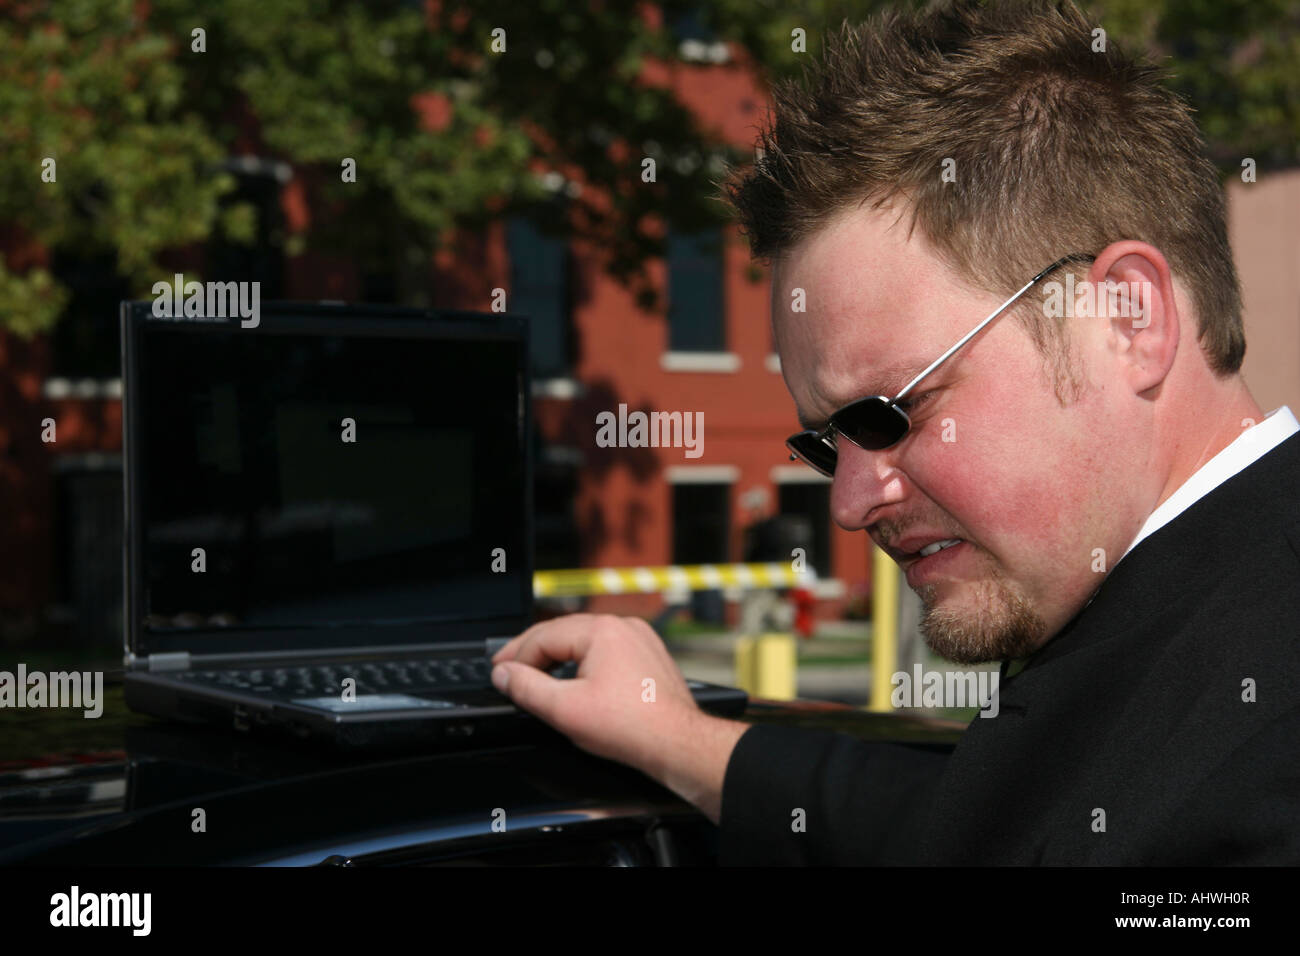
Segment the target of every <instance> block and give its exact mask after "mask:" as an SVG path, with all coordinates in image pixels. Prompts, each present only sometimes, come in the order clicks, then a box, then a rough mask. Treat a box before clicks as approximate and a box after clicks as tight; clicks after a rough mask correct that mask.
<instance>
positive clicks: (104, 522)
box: [53, 456, 122, 652]
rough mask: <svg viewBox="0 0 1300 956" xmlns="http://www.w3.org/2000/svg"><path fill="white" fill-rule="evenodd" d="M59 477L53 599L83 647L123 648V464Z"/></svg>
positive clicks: (68, 470) (74, 469) (111, 460)
mask: <svg viewBox="0 0 1300 956" xmlns="http://www.w3.org/2000/svg"><path fill="white" fill-rule="evenodd" d="M66 465H67V467H64V466H63V464H60V466H58V468H59V471H58V474H57V476H56V479H55V509H56V510H55V514H54V528H55V532H54V547H55V553H54V561H55V566H54V569H53V571H54V574H53V597H54V603H55V605H56V606H58V607H59V608H60V609H62V610H63V611H64V612H65V613H64V615H63V616H65V617H70V618H71V620H72V635H71V636H72V637H73V638H74V639H75V641H76V645H77V646H78V647H82V648H94V649H96V650H100V651H105V650H109V649H112V648H114V647H116V648H117V650H118V651H119V652H120V651H121V649H122V464H121V459H120V458H119V457H117V456H105V460H104V462H103V463H102V464H97V465H94V466H91V467H88V468H82V467H78V466H77V465H76V464H75V462H73V461H71V460H69V461H67V462H66Z"/></svg>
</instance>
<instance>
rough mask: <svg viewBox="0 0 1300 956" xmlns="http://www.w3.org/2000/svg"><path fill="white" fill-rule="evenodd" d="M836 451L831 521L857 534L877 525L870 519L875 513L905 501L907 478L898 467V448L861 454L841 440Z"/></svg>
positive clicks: (849, 443) (848, 443)
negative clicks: (884, 507)
mask: <svg viewBox="0 0 1300 956" xmlns="http://www.w3.org/2000/svg"><path fill="white" fill-rule="evenodd" d="M837 448H838V455H837V460H836V463H835V477H834V479H833V480H832V483H831V520H833V521H834V522H835V523H836V524H837V525H839V526H840V527H841V528H843V529H844V530H845V531H860V530H862V529H863V528H866V527H867V526H868V525H869V524H872V523H874V522H875V521H876V518H875V517H872V513H873V512H874V511H875V510H876V509H878V508H880V507H882V506H884V505H891V504H897V503H898V502H900V501H902V500H904V499H905V498H906V497H907V476H906V475H905V474H904V473H903V470H902V468H901V467H899V463H898V449H899V446H898V445H895V446H894V447H893V448H886V449H884V450H883V451H864V450H863V449H861V448H859V447H858V446H857V445H855V444H853V443H852V442H850V441H847V440H846V439H844V438H841V439H839V441H838V442H837ZM868 519H870V520H868Z"/></svg>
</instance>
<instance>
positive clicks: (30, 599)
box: [0, 41, 869, 643]
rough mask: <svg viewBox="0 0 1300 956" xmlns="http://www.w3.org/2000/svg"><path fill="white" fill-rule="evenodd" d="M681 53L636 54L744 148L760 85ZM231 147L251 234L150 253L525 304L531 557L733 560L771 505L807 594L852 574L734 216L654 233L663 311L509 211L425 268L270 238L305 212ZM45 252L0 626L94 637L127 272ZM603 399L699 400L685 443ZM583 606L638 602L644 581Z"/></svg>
mask: <svg viewBox="0 0 1300 956" xmlns="http://www.w3.org/2000/svg"><path fill="white" fill-rule="evenodd" d="M682 51H683V54H684V55H685V56H686V57H687V58H688V59H693V60H695V61H696V62H694V63H690V62H688V63H682V64H676V63H675V64H655V65H652V66H650V67H648V68H647V70H646V74H645V80H646V82H650V83H656V84H663V85H666V86H670V87H671V88H672V89H673V90H675V91H676V93H677V95H678V96H679V98H680V99H681V100H682V101H683V102H684V103H686V104H687V105H688V106H690V107H691V108H692V109H693V110H694V111H695V112H696V113H697V115H698V116H699V118H700V120H701V122H702V124H703V125H704V127H705V128H706V129H708V130H710V131H713V132H715V133H716V134H717V135H719V136H720V137H722V138H724V139H725V140H726V141H728V142H730V143H735V144H739V145H741V146H742V147H744V148H749V147H750V146H752V143H753V140H754V134H755V129H756V127H757V125H758V123H759V122H760V119H761V112H762V109H763V105H764V97H763V93H762V91H761V90H759V89H758V88H756V87H755V86H754V84H753V82H752V80H751V78H750V72H749V71H748V70H746V69H744V68H742V67H741V66H740V65H738V64H737V63H736V62H734V61H733V60H732V58H731V56H730V54H729V51H727V49H726V48H725V47H722V46H721V45H717V44H708V43H703V42H699V41H686V42H685V43H684V44H683V48H682ZM435 119H436V118H435ZM431 121H433V120H431ZM241 148H242V149H243V150H244V153H243V154H242V155H239V156H237V157H234V158H232V159H231V160H230V161H229V162H228V163H227V164H226V166H227V169H228V171H230V172H232V173H234V174H235V175H236V177H237V179H238V181H239V183H240V190H239V198H241V199H244V200H247V201H252V202H254V203H255V204H257V205H258V207H259V210H260V212H261V216H260V219H259V222H260V225H261V229H262V231H263V233H264V235H263V236H262V237H260V238H261V241H260V243H259V246H258V248H257V249H256V251H255V252H254V253H252V254H250V253H248V252H246V251H242V250H239V249H231V248H220V247H216V246H213V245H209V246H208V247H206V248H204V249H189V250H183V251H182V252H180V253H178V255H177V256H176V257H175V259H174V261H172V262H169V263H168V265H169V266H174V267H175V268H176V269H178V270H183V269H185V268H186V267H190V268H197V267H202V269H203V271H204V272H207V273H211V274H213V275H217V274H224V272H225V271H227V270H232V271H237V272H241V273H243V274H242V275H241V277H242V278H250V279H259V280H261V281H262V297H263V300H270V299H275V298H279V299H297V300H315V299H338V300H344V301H359V302H394V301H399V300H400V301H418V302H419V303H420V304H426V305H431V306H435V307H439V306H442V307H464V308H473V309H488V308H490V307H491V302H492V291H493V290H494V289H497V288H503V289H505V290H506V291H507V308H508V310H509V311H511V312H520V313H524V314H527V315H529V316H530V317H531V318H532V321H533V338H534V358H533V365H534V373H535V376H536V380H535V384H534V396H535V399H536V420H537V426H538V428H537V431H538V437H539V447H538V455H537V462H538V477H537V504H538V508H537V552H538V553H537V558H538V566H539V567H542V568H547V567H572V566H585V567H609V566H634V565H661V564H670V563H702V562H729V561H738V560H742V559H744V558H745V556H746V552H745V543H744V542H745V529H746V527H747V526H748V525H749V524H751V523H752V522H753V521H754V520H755V518H756V517H758V516H766V515H771V514H775V513H778V512H784V513H787V514H794V515H801V516H803V518H804V519H805V522H806V523H805V524H804V526H803V529H804V531H805V532H807V533H808V534H810V535H811V538H810V539H809V544H810V547H809V549H808V550H809V560H810V563H811V564H812V565H813V566H815V567H816V568H817V569H818V570H819V571H820V572H821V573H822V574H823V575H824V576H825V577H826V578H827V579H828V580H827V581H825V582H824V583H823V584H821V585H820V586H819V593H820V595H821V596H822V597H824V598H828V599H830V600H831V602H832V604H833V605H834V607H829V606H828V607H826V608H825V610H826V611H827V612H832V611H834V610H836V609H837V608H838V607H840V606H842V604H843V603H844V602H843V601H842V600H840V598H842V597H844V596H845V595H853V594H855V593H865V589H866V588H867V586H868V581H869V573H868V567H869V563H868V562H869V558H868V547H867V546H868V541H867V539H866V538H865V537H864V536H862V535H848V534H845V533H843V532H840V531H838V529H834V528H833V527H832V525H831V523H830V522H829V519H828V515H827V494H828V488H829V484H828V483H827V482H825V481H824V480H823V479H821V478H820V477H819V476H817V475H816V474H814V473H813V472H812V471H811V470H810V469H808V468H806V467H805V466H803V465H801V464H798V463H791V462H790V461H789V460H788V458H787V456H786V455H785V454H784V449H783V441H784V439H785V437H786V436H787V435H788V434H789V433H790V432H792V431H795V430H796V429H797V423H796V421H795V416H794V409H793V406H792V404H791V401H790V399H789V396H788V394H787V393H786V391H785V388H784V385H783V383H782V380H781V375H780V371H779V365H778V363H777V360H776V357H775V355H774V354H773V353H772V343H771V334H770V331H769V322H768V301H767V300H768V285H767V282H766V278H765V276H763V275H762V274H760V273H759V272H757V271H756V270H754V269H752V268H751V266H750V262H749V257H748V252H747V248H746V245H745V243H744V240H743V238H741V237H740V236H738V235H737V233H736V230H735V229H734V228H726V229H722V230H718V231H717V232H716V233H712V234H708V233H706V234H700V235H695V236H683V235H675V234H669V235H668V236H667V237H666V238H667V242H668V248H669V254H668V256H667V257H666V258H665V259H664V260H662V261H659V262H656V263H653V264H652V266H651V270H652V276H653V277H654V279H655V281H656V282H657V283H658V285H659V288H660V290H661V291H662V293H663V294H664V299H665V301H666V302H667V303H668V308H667V314H665V313H664V311H663V310H660V311H659V312H656V313H651V312H646V311H644V310H642V309H640V308H639V307H638V306H637V304H636V303H635V301H634V299H633V296H632V294H631V293H630V292H629V291H628V290H627V289H626V288H624V287H623V286H622V285H620V284H619V283H618V282H617V281H616V280H614V279H612V278H610V277H609V276H607V275H606V274H605V272H604V269H603V263H602V258H601V256H602V252H601V250H600V249H599V248H592V247H590V246H589V245H584V244H583V243H579V242H564V241H561V240H558V239H554V238H551V237H548V236H546V235H543V234H542V233H540V232H539V231H538V230H537V229H536V228H534V227H533V226H532V225H530V224H529V223H528V222H527V221H526V220H523V219H503V220H502V221H500V222H498V223H497V224H495V225H494V226H493V228H491V229H490V230H488V231H487V232H486V233H484V234H482V235H473V236H462V237H460V241H459V242H458V244H457V247H456V250H455V252H453V253H448V254H444V255H440V256H438V257H437V258H436V260H435V261H434V262H432V263H430V264H429V268H428V270H427V275H425V276H419V275H417V276H415V277H414V279H412V276H411V275H410V273H409V270H408V271H407V272H406V273H405V274H404V275H401V276H373V275H362V274H360V273H359V272H358V270H357V268H356V266H355V265H354V264H353V263H352V262H351V261H348V260H341V259H331V258H329V257H325V256H318V255H301V256H288V255H286V254H285V252H284V249H283V245H282V243H279V242H276V241H273V240H272V239H271V236H272V235H275V234H277V233H278V234H279V235H281V236H283V235H290V236H291V235H293V234H294V233H297V232H304V231H306V230H308V229H310V228H311V223H312V210H311V209H310V208H309V205H308V202H307V200H306V199H305V191H304V189H303V186H302V182H301V180H300V179H299V178H296V177H295V175H294V172H293V171H292V170H291V169H289V168H288V167H287V166H286V165H285V164H283V163H279V162H274V161H269V160H264V159H261V158H259V157H258V156H257V155H256V153H257V147H256V143H255V141H251V140H250V141H249V142H247V143H246V144H244V145H243V146H242V147H241ZM659 161H661V162H672V161H673V159H672V157H661V159H660V160H659ZM539 174H542V175H544V176H545V181H546V182H547V183H548V184H549V185H550V186H551V187H552V189H553V190H554V192H555V194H556V197H557V202H559V203H561V204H562V201H563V197H564V196H565V195H573V194H574V192H575V191H576V190H579V189H583V188H587V187H584V186H583V184H582V181H581V179H582V177H581V172H580V171H578V170H571V171H567V175H562V174H560V173H559V172H557V171H545V172H543V171H541V170H539ZM559 208H562V205H560V206H559ZM0 243H3V249H4V252H5V255H6V261H7V262H9V263H10V268H21V265H22V262H23V261H43V262H48V261H49V258H50V257H49V255H48V253H46V252H45V251H43V250H41V249H39V248H35V247H33V246H32V245H31V244H29V243H26V242H25V241H24V239H23V237H21V236H16V235H13V234H7V235H0ZM241 257H245V258H242V259H241ZM50 265H51V267H52V268H54V269H55V271H56V273H57V274H59V275H60V276H61V277H62V278H63V279H64V281H65V282H68V283H69V285H70V286H71V287H72V288H73V289H74V298H73V300H72V302H71V303H70V305H69V307H68V310H67V312H66V314H65V317H64V319H63V321H62V322H61V323H60V325H59V326H58V328H57V329H56V330H55V332H54V333H53V334H52V336H50V337H42V338H38V339H36V340H34V341H32V342H23V341H22V340H19V339H17V338H15V337H13V336H11V335H7V334H3V333H0V555H3V559H2V561H3V566H4V571H3V574H0V642H3V643H24V642H25V641H27V640H32V639H36V638H37V637H38V635H45V634H49V633H51V630H53V631H59V630H60V629H62V630H69V629H70V630H73V631H75V632H79V633H80V635H81V636H82V637H84V638H88V639H94V640H96V641H97V642H100V643H103V642H104V638H103V637H96V635H103V634H106V633H107V632H108V631H112V632H113V634H114V637H113V638H112V639H113V640H116V639H118V638H117V635H118V634H120V631H119V630H118V627H119V626H120V624H119V621H118V619H117V615H118V614H120V593H121V476H120V468H121V457H120V449H121V400H120V395H121V384H120V379H119V377H118V354H117V353H118V340H117V309H116V305H117V302H118V301H119V300H120V299H123V298H129V297H130V290H129V289H127V288H125V287H123V286H122V284H121V283H120V281H119V280H118V279H117V278H116V277H115V274H114V271H113V269H112V264H111V262H106V261H102V260H93V259H87V260H80V259H74V258H69V259H67V261H63V262H54V263H50ZM412 282H414V284H415V286H416V288H417V294H416V295H414V296H412V295H411V294H410V291H411V287H412ZM621 404H622V405H626V406H627V409H628V410H629V411H635V410H641V411H645V412H654V411H659V412H681V413H683V414H691V415H694V414H696V413H698V414H700V415H702V424H703V431H702V435H701V436H700V437H701V438H702V441H701V443H700V445H699V446H698V450H699V454H698V457H694V456H692V457H688V456H687V454H686V451H687V449H685V448H680V447H661V448H626V447H624V448H617V447H616V448H603V447H599V446H598V445H597V443H596V433H597V424H596V417H597V415H598V414H599V413H601V412H605V411H608V412H612V413H614V414H617V413H618V411H619V406H620V405H621ZM46 419H52V420H53V421H54V423H55V429H56V435H57V438H56V441H54V442H53V443H46V442H43V441H42V440H41V429H42V422H43V421H45V420H46ZM733 596H734V595H733ZM593 606H594V607H596V608H602V607H604V608H609V609H615V610H618V611H620V612H623V613H645V614H651V613H654V612H656V611H657V610H658V609H659V608H660V607H661V606H662V600H661V599H660V598H659V597H658V596H646V597H644V598H608V599H596V600H595V601H594V602H593ZM715 610H716V605H715Z"/></svg>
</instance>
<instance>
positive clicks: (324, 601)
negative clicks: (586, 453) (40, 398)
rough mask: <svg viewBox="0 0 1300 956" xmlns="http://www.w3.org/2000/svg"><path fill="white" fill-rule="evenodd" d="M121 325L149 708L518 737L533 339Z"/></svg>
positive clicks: (142, 689)
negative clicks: (515, 691)
mask: <svg viewBox="0 0 1300 956" xmlns="http://www.w3.org/2000/svg"><path fill="white" fill-rule="evenodd" d="M122 320H123V368H124V377H125V403H124V405H125V416H126V418H125V429H124V431H125V441H124V448H125V452H126V470H127V480H126V495H127V515H126V517H127V521H126V528H127V550H128V555H127V582H126V585H127V600H126V608H127V612H126V613H127V621H126V634H127V666H128V678H127V701H128V703H129V704H131V706H133V707H135V708H136V709H139V710H144V711H147V712H150V713H156V714H161V715H164V716H174V717H183V718H197V719H209V720H211V719H217V720H224V721H231V720H232V719H233V722H234V724H235V726H237V727H240V728H247V727H249V726H253V725H256V724H261V723H265V724H273V725H280V726H283V727H286V728H288V729H290V730H293V731H296V732H298V733H300V734H313V733H315V734H322V735H324V736H328V737H332V738H334V739H336V740H343V741H344V742H351V743H372V742H379V741H381V740H382V739H384V738H386V737H391V736H393V735H394V734H395V733H397V732H399V731H400V732H404V733H407V734H409V733H411V732H421V733H424V734H428V733H430V732H434V733H439V732H441V733H447V732H451V733H457V734H460V735H469V734H471V733H473V732H474V731H475V729H478V728H481V727H482V726H484V722H485V721H489V720H491V719H493V718H510V719H517V718H518V716H519V711H517V710H516V709H515V708H514V707H513V705H511V704H510V702H509V701H508V700H507V699H506V698H505V697H503V696H501V695H499V694H498V693H497V692H496V690H495V689H494V688H492V687H491V685H490V683H489V682H488V679H487V673H488V663H487V659H488V656H489V655H490V653H491V652H492V651H494V650H495V647H496V646H498V645H499V643H501V642H503V641H504V640H506V639H508V638H509V637H511V636H513V635H514V634H517V633H518V632H520V631H521V630H523V629H524V628H526V627H527V626H528V625H529V624H530V623H531V622H532V571H533V568H532V539H531V527H532V496H531V487H532V481H531V474H532V472H531V462H530V458H529V450H530V447H531V443H530V440H529V430H530V413H529V404H530V403H529V401H528V376H527V341H526V336H525V328H526V326H525V323H524V320H523V319H522V318H520V317H517V316H510V315H497V314H479V313H426V312H417V311H410V310H396V309H368V308H355V307H353V308H349V307H343V306H329V305H290V304H264V305H263V307H262V317H261V322H260V324H259V325H258V326H257V327H256V328H243V327H241V325H240V323H239V320H238V319H237V318H236V319H229V320H224V319H206V318H177V319H173V318H158V317H155V316H154V315H153V314H152V311H151V305H150V304H149V303H133V304H130V303H128V304H124V305H123V313H122ZM345 680H347V681H349V682H350V684H345V683H344V681H345ZM694 689H695V691H696V693H697V697H699V699H700V700H701V703H706V702H707V699H709V698H712V697H713V696H715V694H721V695H722V696H723V697H725V699H726V701H727V704H726V706H725V708H724V709H734V708H735V703H736V700H737V699H739V705H740V706H741V707H743V702H744V697H743V694H740V693H739V692H735V691H730V690H725V689H721V688H711V687H709V685H702V684H696V685H694ZM449 721H451V723H449ZM453 728H454V729H453Z"/></svg>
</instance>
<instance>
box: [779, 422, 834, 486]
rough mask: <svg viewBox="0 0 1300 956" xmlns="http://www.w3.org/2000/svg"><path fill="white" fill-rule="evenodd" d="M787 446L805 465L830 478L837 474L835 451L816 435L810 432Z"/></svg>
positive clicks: (791, 441) (797, 436) (793, 439)
mask: <svg viewBox="0 0 1300 956" xmlns="http://www.w3.org/2000/svg"><path fill="white" fill-rule="evenodd" d="M785 445H786V447H787V448H789V449H790V451H792V452H794V454H795V455H796V456H797V457H798V458H799V459H800V460H802V461H803V462H804V464H806V465H810V466H811V467H813V468H815V469H816V470H817V471H820V472H821V473H822V474H823V475H826V476H828V477H829V476H831V475H834V474H835V449H834V448H831V447H830V446H829V445H827V444H826V443H825V442H824V441H822V440H821V439H820V438H818V437H817V436H816V435H815V434H813V433H811V432H808V433H807V434H803V435H795V436H794V437H793V438H791V439H790V440H789V441H787V442H786V443H785Z"/></svg>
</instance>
